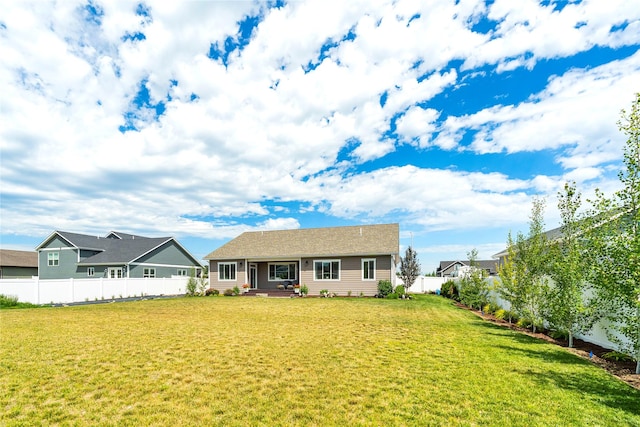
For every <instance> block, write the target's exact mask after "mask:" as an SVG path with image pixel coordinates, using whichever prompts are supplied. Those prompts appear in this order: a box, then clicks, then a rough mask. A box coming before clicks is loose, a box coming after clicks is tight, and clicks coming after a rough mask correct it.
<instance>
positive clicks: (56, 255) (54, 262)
mask: <svg viewBox="0 0 640 427" xmlns="http://www.w3.org/2000/svg"><path fill="white" fill-rule="evenodd" d="M47 265H48V266H49V267H57V266H59V265H60V252H49V253H48V254H47Z"/></svg>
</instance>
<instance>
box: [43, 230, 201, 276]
mask: <svg viewBox="0 0 640 427" xmlns="http://www.w3.org/2000/svg"><path fill="white" fill-rule="evenodd" d="M36 251H37V253H38V272H39V276H40V279H69V278H75V279H80V278H91V277H106V278H109V279H120V278H124V277H127V278H159V277H171V276H176V275H177V276H187V275H189V274H191V273H192V272H193V273H195V274H197V275H199V274H201V271H202V265H201V264H200V262H198V260H197V259H196V258H195V257H194V256H193V255H191V254H190V253H189V252H188V251H187V250H186V249H185V248H184V247H183V246H182V245H181V244H180V243H178V241H177V240H176V239H174V238H173V237H143V236H137V235H133V234H126V233H119V232H115V231H112V232H110V233H109V234H107V235H106V236H105V237H100V236H89V235H86V234H77V233H69V232H66V231H54V232H53V233H51V234H50V235H49V237H47V238H46V239H45V240H44V241H43V242H42V243H41V244H40V245H38V247H37V248H36Z"/></svg>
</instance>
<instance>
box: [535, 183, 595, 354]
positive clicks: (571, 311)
mask: <svg viewBox="0 0 640 427" xmlns="http://www.w3.org/2000/svg"><path fill="white" fill-rule="evenodd" d="M580 205H581V195H580V193H579V192H578V191H577V190H576V184H575V182H573V183H571V184H569V183H566V184H565V185H564V192H559V193H558V209H559V211H560V217H561V220H562V224H561V228H560V230H561V232H560V238H559V239H557V240H556V241H555V242H553V243H551V244H550V248H549V249H550V257H549V265H550V267H551V268H550V271H549V275H550V276H551V279H552V284H551V286H550V288H549V293H548V295H547V307H546V316H545V317H546V318H547V320H548V321H549V323H550V324H551V325H552V326H553V327H555V328H557V329H559V330H561V331H564V332H567V333H568V335H569V347H573V337H574V335H575V334H576V333H584V332H587V331H588V330H589V329H591V327H592V326H593V323H594V321H595V318H594V316H593V315H592V310H591V308H590V306H589V304H588V303H587V302H586V297H585V291H586V290H587V289H588V286H587V282H586V271H587V262H586V258H585V255H584V253H585V250H584V247H583V237H582V231H581V224H582V223H581V222H580V220H579V218H578V217H577V215H578V213H577V212H578V209H579V208H580Z"/></svg>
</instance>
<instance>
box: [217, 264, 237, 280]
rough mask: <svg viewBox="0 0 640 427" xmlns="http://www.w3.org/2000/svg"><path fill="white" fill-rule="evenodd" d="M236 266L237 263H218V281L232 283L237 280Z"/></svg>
mask: <svg viewBox="0 0 640 427" xmlns="http://www.w3.org/2000/svg"><path fill="white" fill-rule="evenodd" d="M236 264H237V263H235V262H219V263H218V280H219V281H221V282H225V281H227V282H231V281H235V280H236Z"/></svg>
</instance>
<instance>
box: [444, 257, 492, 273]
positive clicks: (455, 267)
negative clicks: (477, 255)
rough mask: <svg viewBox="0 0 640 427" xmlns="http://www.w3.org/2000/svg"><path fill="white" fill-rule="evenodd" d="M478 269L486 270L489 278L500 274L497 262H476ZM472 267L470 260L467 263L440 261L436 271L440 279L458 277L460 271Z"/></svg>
mask: <svg viewBox="0 0 640 427" xmlns="http://www.w3.org/2000/svg"><path fill="white" fill-rule="evenodd" d="M476 264H477V265H478V267H479V268H480V269H482V270H484V271H485V272H486V273H487V275H488V276H496V275H497V274H498V261H496V260H480V261H476ZM469 267H470V263H469V261H468V260H465V261H460V260H458V261H440V265H439V266H438V268H437V269H436V276H438V277H458V275H459V272H460V271H465V270H467V269H468V268H469Z"/></svg>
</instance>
